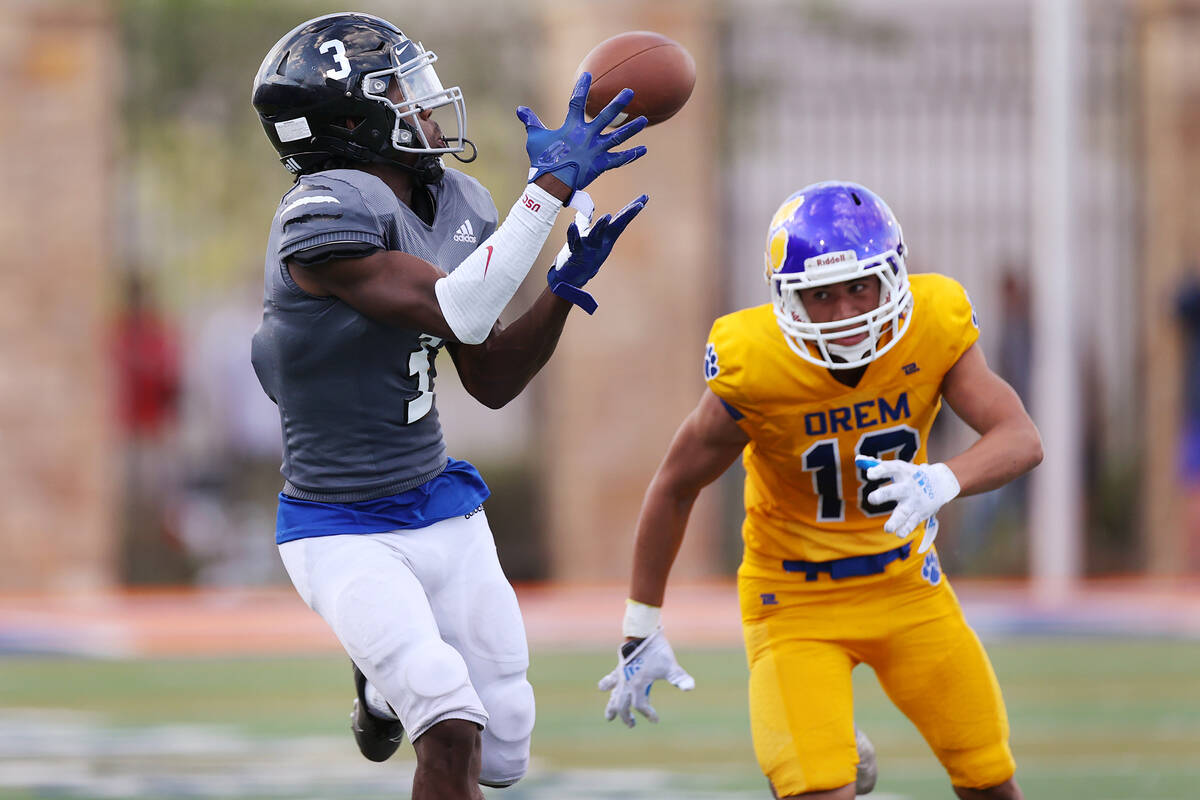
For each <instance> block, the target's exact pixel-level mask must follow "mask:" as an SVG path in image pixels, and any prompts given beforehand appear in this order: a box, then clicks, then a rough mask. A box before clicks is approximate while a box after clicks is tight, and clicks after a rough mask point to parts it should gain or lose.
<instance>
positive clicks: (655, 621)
mask: <svg viewBox="0 0 1200 800" xmlns="http://www.w3.org/2000/svg"><path fill="white" fill-rule="evenodd" d="M661 621H662V609H661V608H659V607H658V606H648V605H646V604H645V603H639V602H638V601H637V600H634V599H632V598H630V599H627V600H626V601H625V619H624V621H623V622H622V623H621V635H622V636H633V637H636V638H638V639H645V638H646V637H647V636H649V635H650V634H652V633H654V632H655V631H656V630H658V626H659V623H660V622H661Z"/></svg>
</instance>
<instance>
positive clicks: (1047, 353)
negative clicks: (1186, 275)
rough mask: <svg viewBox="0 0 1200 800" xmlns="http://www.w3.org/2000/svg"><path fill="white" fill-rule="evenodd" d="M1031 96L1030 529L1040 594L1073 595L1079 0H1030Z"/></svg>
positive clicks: (1077, 521) (1077, 494)
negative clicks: (1040, 452)
mask: <svg viewBox="0 0 1200 800" xmlns="http://www.w3.org/2000/svg"><path fill="white" fill-rule="evenodd" d="M1031 5H1032V11H1033V20H1032V22H1033V44H1034V47H1033V54H1034V70H1033V75H1034V102H1033V154H1034V163H1033V168H1034V172H1033V181H1032V187H1033V197H1032V198H1031V199H1032V202H1031V203H1030V208H1031V210H1032V212H1033V242H1034V245H1033V267H1034V279H1033V287H1034V291H1033V312H1034V341H1033V416H1034V419H1035V420H1036V421H1037V424H1038V427H1039V429H1040V430H1041V433H1042V440H1043V443H1044V446H1045V452H1046V457H1045V460H1044V461H1043V463H1042V465H1041V466H1040V467H1039V468H1038V469H1037V470H1036V471H1035V472H1034V474H1033V493H1032V502H1031V507H1030V520H1029V525H1028V529H1029V535H1030V538H1031V542H1030V549H1029V552H1030V565H1029V571H1030V575H1031V577H1032V579H1033V583H1032V588H1033V592H1034V595H1035V597H1036V599H1037V600H1038V601H1039V602H1044V603H1061V602H1063V601H1065V600H1066V599H1068V597H1069V596H1070V594H1071V593H1072V590H1073V589H1074V587H1075V585H1076V583H1077V582H1078V580H1079V577H1080V574H1081V571H1082V550H1083V549H1082V530H1081V507H1080V503H1081V482H1080V474H1081V470H1082V468H1083V464H1081V463H1080V458H1081V448H1080V431H1081V425H1080V421H1081V419H1082V417H1083V413H1082V405H1081V400H1082V398H1081V397H1080V389H1079V383H1080V366H1081V364H1080V353H1079V349H1078V347H1077V346H1076V342H1075V316H1076V314H1075V301H1076V298H1077V297H1078V298H1080V299H1081V300H1082V301H1083V302H1087V296H1086V292H1084V291H1081V290H1082V289H1083V287H1084V285H1083V284H1081V283H1080V282H1079V281H1077V280H1076V279H1075V277H1074V273H1075V269H1074V264H1073V263H1072V259H1073V258H1074V254H1075V252H1076V248H1075V247H1074V235H1073V234H1074V232H1075V227H1074V226H1075V217H1076V213H1075V210H1076V208H1077V204H1076V200H1075V187H1074V183H1073V181H1074V169H1073V164H1072V161H1073V155H1074V151H1075V148H1076V147H1077V146H1078V141H1077V136H1076V119H1077V106H1078V103H1079V97H1078V95H1079V82H1078V75H1077V62H1078V58H1079V53H1080V47H1079V41H1080V39H1081V36H1080V31H1081V29H1082V25H1083V22H1084V20H1083V18H1082V16H1081V15H1080V13H1079V11H1080V9H1079V4H1078V2H1077V0H1032V2H1031Z"/></svg>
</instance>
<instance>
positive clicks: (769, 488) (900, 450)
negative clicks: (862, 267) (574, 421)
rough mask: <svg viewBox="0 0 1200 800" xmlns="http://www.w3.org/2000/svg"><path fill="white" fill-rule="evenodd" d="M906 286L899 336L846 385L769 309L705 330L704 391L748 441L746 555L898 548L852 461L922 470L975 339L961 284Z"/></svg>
mask: <svg viewBox="0 0 1200 800" xmlns="http://www.w3.org/2000/svg"><path fill="white" fill-rule="evenodd" d="M909 280H910V283H911V286H912V294H913V308H912V312H911V313H912V315H913V318H912V322H911V323H910V325H909V328H908V331H907V332H906V333H905V335H904V336H903V338H901V340H900V341H899V342H897V343H896V345H895V346H894V347H893V348H892V349H891V350H889V351H888V352H886V353H884V354H883V355H882V356H880V357H879V358H878V359H876V360H875V361H872V362H871V363H870V364H869V365H868V366H867V368H866V372H865V373H864V375H863V377H862V380H860V381H859V383H858V385H857V386H855V387H849V386H846V385H844V384H842V383H839V382H838V381H837V380H835V379H834V377H833V376H832V375H831V374H830V371H829V370H828V369H825V368H823V367H819V366H816V365H814V364H810V363H808V362H806V361H804V360H803V359H801V358H800V357H799V356H797V355H796V354H795V353H793V352H792V351H791V349H790V348H789V347H788V344H787V342H786V341H785V340H784V338H783V333H782V331H781V330H780V329H779V326H778V325H777V324H776V322H775V312H774V307H773V306H772V305H771V304H769V303H768V304H765V305H761V306H757V307H755V308H748V309H744V310H742V311H737V312H734V313H733V314H728V315H726V316H723V317H720V318H719V319H717V321H716V322H715V323H713V327H712V332H711V333H710V334H709V339H708V351H707V353H706V358H705V377H706V378H707V380H708V388H709V389H710V390H711V391H712V392H713V393H714V394H715V395H716V396H717V397H719V398H720V399H721V400H722V401H724V403H725V405H726V407H727V408H728V409H729V411H730V413H731V414H732V415H733V417H734V419H736V420H737V423H738V425H739V426H741V428H742V429H743V430H744V431H745V432H746V433H747V434H748V435H749V436H750V443H749V444H748V445H747V446H746V449H745V451H744V453H743V462H744V464H745V467H746V487H745V503H746V521H745V524H744V525H743V529H742V534H743V538H744V539H745V545H746V549H747V550H748V551H749V552H751V553H754V554H756V555H760V556H763V557H766V558H771V559H776V558H778V559H796V560H803V561H829V560H832V559H837V558H845V557H847V556H857V555H867V554H872V553H881V552H884V551H887V550H892V549H894V548H896V547H897V546H899V545H900V544H902V542H901V541H900V540H898V539H897V538H896V537H895V536H894V535H893V534H890V533H886V532H885V531H884V530H883V523H884V522H886V521H887V518H888V516H889V515H890V514H891V510H892V507H893V506H894V503H885V504H882V505H876V504H872V503H870V502H869V501H868V500H867V496H868V495H869V494H870V493H871V492H873V491H874V490H875V489H877V488H878V487H879V486H880V485H881V482H879V481H868V480H867V479H866V474H865V470H862V469H859V468H858V467H856V466H855V464H854V458H855V455H856V454H858V455H864V456H873V457H876V458H902V459H904V460H906V461H911V462H914V463H921V462H925V461H928V456H927V455H926V450H925V446H926V442H927V440H928V438H929V429H930V427H931V426H932V425H933V420H934V418H935V417H936V416H937V413H938V410H939V409H940V407H941V386H942V378H943V377H944V376H945V374H946V373H947V372H948V371H949V370H950V368H951V367H952V366H954V364H955V362H957V361H958V359H959V357H961V356H962V354H963V353H964V352H966V351H967V349H968V348H969V347H971V345H972V344H974V343H975V341H976V339H978V338H979V328H978V326H977V324H976V322H975V316H974V311H973V309H972V307H971V301H970V299H969V298H968V297H967V293H966V291H965V290H964V289H963V287H962V285H961V284H959V283H958V282H957V281H955V280H953V279H952V278H948V277H946V276H943V275H936V274H921V275H913V276H911V277H910V279H909ZM923 531H924V526H923V525H921V526H918V527H917V530H916V531H914V532H913V534H912V535H911V536H910V539H911V538H915V537H918V536H920V535H921V534H922V533H923Z"/></svg>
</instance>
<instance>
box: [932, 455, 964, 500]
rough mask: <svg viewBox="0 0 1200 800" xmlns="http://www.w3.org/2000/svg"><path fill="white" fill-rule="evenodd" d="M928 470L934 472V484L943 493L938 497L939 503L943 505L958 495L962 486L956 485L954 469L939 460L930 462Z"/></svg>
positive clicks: (956, 479)
mask: <svg viewBox="0 0 1200 800" xmlns="http://www.w3.org/2000/svg"><path fill="white" fill-rule="evenodd" d="M929 471H930V472H931V473H934V485H935V486H937V487H938V488H939V489H941V490H942V492H943V493H944V496H942V497H938V500H939V501H941V505H945V504H946V503H949V502H950V501H951V500H953V499H954V498H956V497H958V493H959V492H960V491H962V487H960V486H959V485H958V478H957V477H956V476H955V475H954V470H952V469H950V468H949V467H947V466H946V465H945V464H942V463H940V462H939V463H937V464H930V465H929Z"/></svg>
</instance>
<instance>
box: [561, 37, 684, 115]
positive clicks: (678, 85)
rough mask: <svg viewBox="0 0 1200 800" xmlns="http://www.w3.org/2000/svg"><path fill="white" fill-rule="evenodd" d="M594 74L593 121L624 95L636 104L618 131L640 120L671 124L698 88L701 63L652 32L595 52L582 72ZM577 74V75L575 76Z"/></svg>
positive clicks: (590, 100)
mask: <svg viewBox="0 0 1200 800" xmlns="http://www.w3.org/2000/svg"><path fill="white" fill-rule="evenodd" d="M585 71H586V72H590V73H592V88H591V91H590V92H589V93H588V99H587V107H586V108H585V109H584V110H585V111H586V112H587V115H588V116H589V117H595V116H596V114H598V113H599V112H600V110H601V109H603V108H604V107H605V106H606V105H608V103H609V101H611V100H612V99H613V98H614V97H616V96H617V93H618V92H620V91H621V90H622V89H633V100H632V101H630V103H629V105H628V106H626V107H625V111H624V112H623V113H621V114H618V115H617V118H616V119H615V120H614V121H613V125H620V124H621V123H623V122H625V121H626V120H629V119H632V118H634V117H637V116H644V117H646V121H647V122H648V123H649V124H651V125H657V124H658V123H660V122H662V121H663V120H666V119H670V118H671V117H673V116H674V115H675V112H677V111H679V109H681V108H683V104H684V103H686V102H687V100H688V97H690V96H691V94H692V87H693V86H695V85H696V61H695V59H693V58H692V54H691V53H689V52H688V51H687V50H686V49H685V48H684V47H683V45H681V44H679V42H677V41H675V40H674V39H670V38H668V37H666V36H663V35H662V34H661V33H654V32H653V31H627V32H626V33H619V34H617V35H616V36H613V37H611V38H608V39H605V40H604V41H603V42H601V43H600V44H598V45H596V46H595V47H593V48H592V51H591V52H590V53H588V54H587V55H586V56H584V58H583V62H582V63H581V64H580V65H579V72H585ZM576 74H578V73H576Z"/></svg>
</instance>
